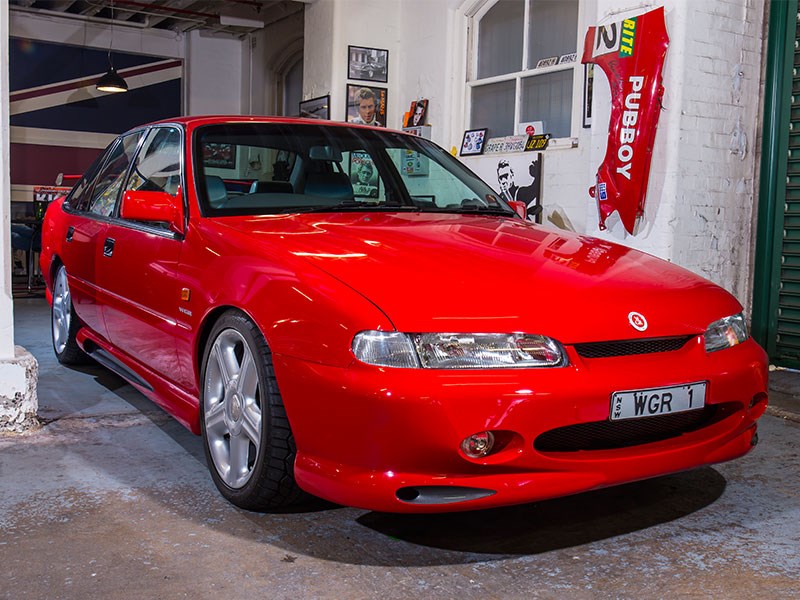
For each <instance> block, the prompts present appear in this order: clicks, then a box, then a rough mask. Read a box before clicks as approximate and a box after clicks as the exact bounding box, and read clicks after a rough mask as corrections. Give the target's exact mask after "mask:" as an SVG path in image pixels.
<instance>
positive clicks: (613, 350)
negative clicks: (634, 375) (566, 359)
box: [575, 335, 696, 358]
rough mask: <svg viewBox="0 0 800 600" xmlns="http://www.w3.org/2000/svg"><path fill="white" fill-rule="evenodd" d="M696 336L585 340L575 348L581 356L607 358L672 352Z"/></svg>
mask: <svg viewBox="0 0 800 600" xmlns="http://www.w3.org/2000/svg"><path fill="white" fill-rule="evenodd" d="M694 337H696V336H694V335H681V336H677V337H663V338H650V339H647V340H617V341H615V342H587V343H584V344H575V350H576V351H577V352H578V354H579V355H580V356H582V357H583V358H608V357H610V356H629V355H631V354H653V353H654V352H674V351H675V350H680V349H681V348H683V347H684V346H685V345H686V342H688V341H689V340H691V339H692V338H694Z"/></svg>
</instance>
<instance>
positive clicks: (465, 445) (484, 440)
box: [461, 431, 494, 458]
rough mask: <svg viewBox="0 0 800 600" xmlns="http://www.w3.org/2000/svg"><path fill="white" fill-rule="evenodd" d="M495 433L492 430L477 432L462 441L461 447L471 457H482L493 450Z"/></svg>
mask: <svg viewBox="0 0 800 600" xmlns="http://www.w3.org/2000/svg"><path fill="white" fill-rule="evenodd" d="M492 447H494V434H493V433H492V432H491V431H481V432H480V433H475V434H473V435H471V436H469V437H468V438H465V439H464V441H463V442H461V449H462V450H463V451H464V454H466V455H467V456H469V457H470V458H481V457H483V456H486V455H487V454H489V453H490V452H491V451H492Z"/></svg>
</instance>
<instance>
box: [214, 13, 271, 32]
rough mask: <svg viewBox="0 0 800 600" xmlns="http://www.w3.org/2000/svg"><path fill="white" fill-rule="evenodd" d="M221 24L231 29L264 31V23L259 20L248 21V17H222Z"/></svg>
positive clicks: (220, 18) (220, 17)
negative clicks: (242, 28)
mask: <svg viewBox="0 0 800 600" xmlns="http://www.w3.org/2000/svg"><path fill="white" fill-rule="evenodd" d="M219 24H220V25H228V26H231V27H252V28H253V29H262V28H263V27H264V21H261V20H259V19H248V18H246V17H234V16H231V15H220V16H219Z"/></svg>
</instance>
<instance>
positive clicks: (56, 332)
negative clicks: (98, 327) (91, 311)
mask: <svg viewBox="0 0 800 600" xmlns="http://www.w3.org/2000/svg"><path fill="white" fill-rule="evenodd" d="M80 328H81V324H80V320H79V319H78V317H77V315H76V314H75V307H74V306H73V304H72V296H71V294H70V291H69V282H68V280H67V269H66V267H64V265H59V266H58V269H56V275H55V277H54V278H53V303H52V304H51V306H50V337H51V338H52V341H53V352H55V355H56V358H57V359H58V362H60V363H61V364H62V365H85V364H87V363H89V362H91V359H90V358H89V355H87V354H86V353H85V352H84V351H83V350H81V348H80V346H78V342H77V341H76V339H75V338H76V336H77V334H78V330H79V329H80Z"/></svg>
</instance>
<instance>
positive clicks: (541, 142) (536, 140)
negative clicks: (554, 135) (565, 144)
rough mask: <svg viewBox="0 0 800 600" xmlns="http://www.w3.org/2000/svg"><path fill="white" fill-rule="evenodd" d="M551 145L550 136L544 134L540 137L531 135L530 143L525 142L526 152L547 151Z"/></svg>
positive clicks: (529, 137)
mask: <svg viewBox="0 0 800 600" xmlns="http://www.w3.org/2000/svg"><path fill="white" fill-rule="evenodd" d="M549 143H550V134H549V133H544V134H540V135H529V136H528V141H527V142H525V152H530V151H531V150H546V149H547V145H548V144H549Z"/></svg>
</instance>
